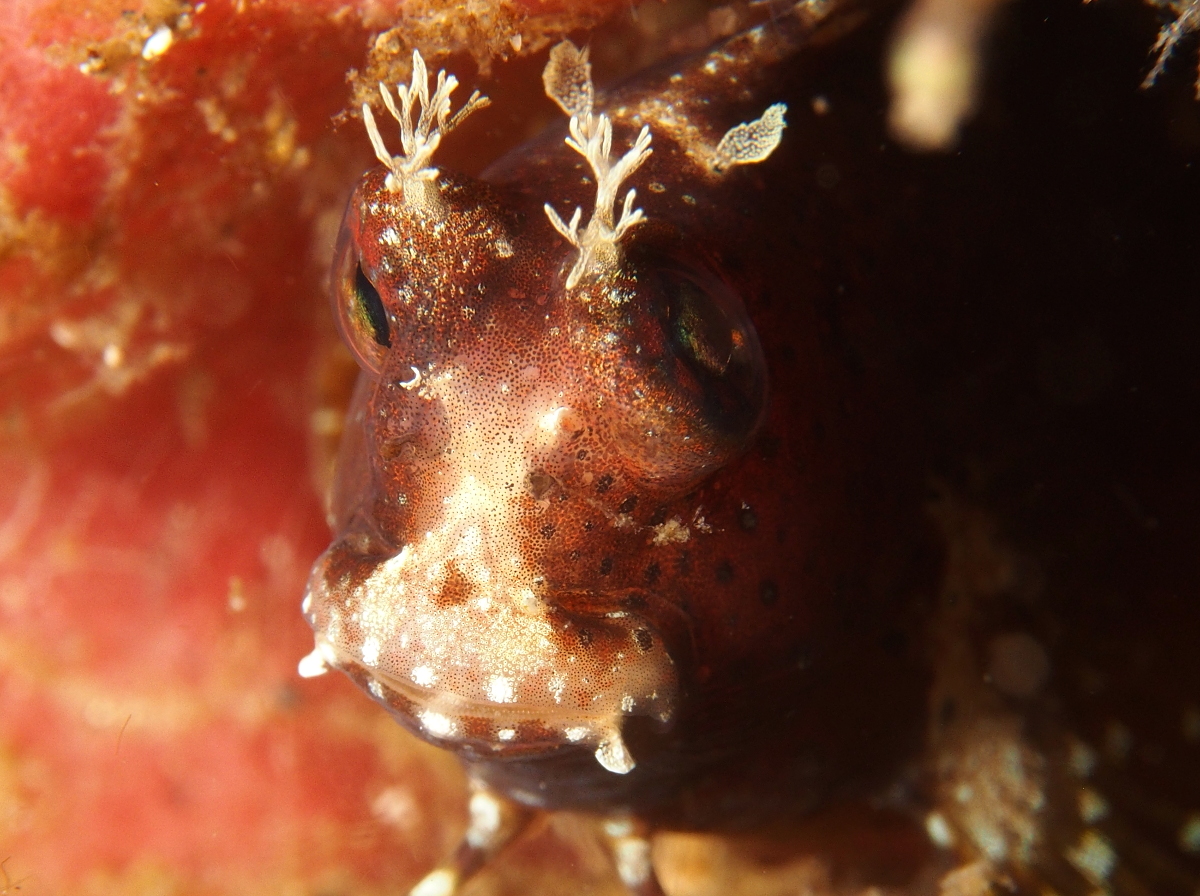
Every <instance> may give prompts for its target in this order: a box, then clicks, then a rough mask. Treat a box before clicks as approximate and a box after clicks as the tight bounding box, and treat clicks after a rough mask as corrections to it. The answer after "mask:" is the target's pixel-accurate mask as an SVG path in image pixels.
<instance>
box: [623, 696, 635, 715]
mask: <svg viewBox="0 0 1200 896" xmlns="http://www.w3.org/2000/svg"><path fill="white" fill-rule="evenodd" d="M621 712H633V697H631V696H630V695H629V694H626V695H625V696H624V697H622V698H621Z"/></svg>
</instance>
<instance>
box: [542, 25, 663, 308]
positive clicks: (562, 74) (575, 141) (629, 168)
mask: <svg viewBox="0 0 1200 896" xmlns="http://www.w3.org/2000/svg"><path fill="white" fill-rule="evenodd" d="M542 80H543V83H544V84H545V87H546V93H547V94H548V95H549V97H550V98H551V99H552V100H554V101H555V102H556V103H558V105H559V107H560V108H562V110H563V111H564V112H566V113H567V114H568V115H570V116H571V122H570V125H569V126H568V130H569V132H570V134H569V136H568V137H567V141H566V142H567V145H568V146H569V147H571V148H572V149H573V150H575V151H576V152H577V153H579V154H580V155H581V156H583V157H584V159H585V160H587V163H588V166H589V167H590V168H591V169H592V174H593V175H595V178H596V204H595V208H594V210H593V211H592V216H591V218H590V219H589V220H588V223H587V226H586V227H585V228H584V229H583V232H582V233H581V232H580V228H579V225H580V223H581V222H582V219H583V209H582V208H579V207H578V206H576V208H575V214H573V215H572V216H571V220H570V221H569V222H564V221H563V219H562V218H561V217H559V214H558V212H556V211H555V210H554V208H553V207H552V206H551V205H550V203H546V205H545V209H546V216H547V217H548V218H549V219H550V223H551V225H553V227H554V229H555V230H557V231H558V232H559V233H560V234H562V236H563V238H564V239H566V241H567V242H569V243H570V244H571V245H572V246H574V247H575V248H577V249H578V250H579V256H578V257H577V258H576V259H575V264H574V265H573V266H572V267H571V271H570V273H569V274H568V275H567V289H574V288H575V286H576V285H577V284H578V283H579V281H580V279H582V277H583V276H584V274H587V273H589V272H593V271H608V270H611V269H612V268H613V267H614V266H615V264H616V262H617V260H618V258H619V254H618V253H619V251H620V250H619V247H618V243H620V241H621V238H622V237H623V236H625V234H626V233H628V232H629V230H630V229H631V228H633V227H634V226H635V225H637V224H639V223H640V222H642V221H644V220H645V218H646V216H645V215H644V214H643V213H642V210H641V209H640V208H637V209H635V208H634V207H633V200H634V198H635V197H636V196H637V191H636V190H632V189H631V190H630V191H629V192H628V193H626V194H625V200H624V202H623V204H622V206H621V214H620V216H619V217H617V219H616V222H615V223H614V221H613V217H614V210H615V206H616V202H617V190H618V189H619V188H620V186H621V184H623V183H624V182H625V181H627V180H628V179H629V178H630V177H631V176H632V175H633V173H634V172H635V171H637V169H638V168H639V167H640V166H641V164H642V163H643V162H644V161H646V159H647V158H648V157H649V155H650V153H651V149H650V128H649V127H646V126H643V127H642V130H641V132H640V133H639V134H638V136H637V139H636V140H634V142H633V146H631V147H630V148H629V149H628V150H627V151H626V153H625V154H624V155H623V156H621V158H619V159H617V160H616V161H615V162H614V161H613V159H612V121H611V120H610V119H609V117H608V116H607V115H604V114H603V113H601V114H600V115H595V114H593V113H592V99H593V88H592V75H591V66H590V65H589V64H588V62H587V52H586V51H581V50H578V49H577V48H576V47H575V46H574V44H571V43H570V42H569V41H564V42H563V43H561V44H559V45H558V46H557V47H555V48H554V50H553V51H552V52H551V54H550V62H549V63H547V65H546V70H545V71H544V72H543V74H542Z"/></svg>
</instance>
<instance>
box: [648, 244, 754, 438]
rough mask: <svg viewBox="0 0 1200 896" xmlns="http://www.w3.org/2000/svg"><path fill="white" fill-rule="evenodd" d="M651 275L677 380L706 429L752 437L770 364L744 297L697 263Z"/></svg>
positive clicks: (661, 266) (658, 269)
mask: <svg viewBox="0 0 1200 896" xmlns="http://www.w3.org/2000/svg"><path fill="white" fill-rule="evenodd" d="M650 276H651V278H652V282H653V285H654V287H655V288H654V290H653V292H654V294H655V300H656V301H655V303H654V304H655V305H656V306H657V307H656V313H657V316H658V319H659V321H660V325H661V326H662V328H663V336H664V341H665V343H666V346H667V347H668V349H669V351H668V352H667V357H668V358H669V359H670V360H671V362H673V363H672V369H673V373H672V379H673V380H674V381H675V383H676V385H677V386H678V388H679V389H681V390H682V391H683V392H684V393H687V394H689V395H690V396H691V398H692V400H693V401H694V402H695V404H696V405H698V406H699V408H700V409H702V414H703V418H704V422H705V424H706V428H709V429H710V430H712V431H714V432H715V433H717V434H719V435H721V436H723V437H726V438H730V439H740V438H743V437H745V436H748V435H749V434H750V433H751V432H753V430H754V429H756V428H757V426H758V423H759V421H760V419H761V417H762V414H763V411H764V410H765V408H766V395H767V368H766V360H765V358H764V357H763V352H762V347H761V346H760V344H759V341H758V334H757V332H756V331H755V329H754V325H753V324H752V323H751V322H750V319H749V317H748V316H747V314H746V310H745V308H744V307H743V304H742V300H741V298H740V297H739V296H738V295H737V294H736V293H735V292H734V291H733V290H732V289H731V288H730V287H729V286H728V285H727V284H726V283H725V282H724V281H723V280H721V279H720V278H718V277H716V276H715V275H713V274H711V273H709V272H708V271H706V270H704V269H703V268H699V267H695V266H692V265H683V264H678V263H674V262H667V263H661V264H659V265H656V266H655V268H654V270H653V273H652V274H651V275H650Z"/></svg>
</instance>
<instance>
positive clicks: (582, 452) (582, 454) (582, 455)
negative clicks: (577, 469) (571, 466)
mask: <svg viewBox="0 0 1200 896" xmlns="http://www.w3.org/2000/svg"><path fill="white" fill-rule="evenodd" d="M575 459H576V460H586V459H587V449H586V448H580V449H579V450H578V451H576V452H575Z"/></svg>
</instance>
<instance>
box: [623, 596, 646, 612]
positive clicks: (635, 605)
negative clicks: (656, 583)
mask: <svg viewBox="0 0 1200 896" xmlns="http://www.w3.org/2000/svg"><path fill="white" fill-rule="evenodd" d="M621 606H622V607H624V608H625V609H626V610H644V609H646V598H644V597H642V596H641V595H640V594H635V595H633V596H632V597H627V598H625V599H624V600H622V601H621Z"/></svg>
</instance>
